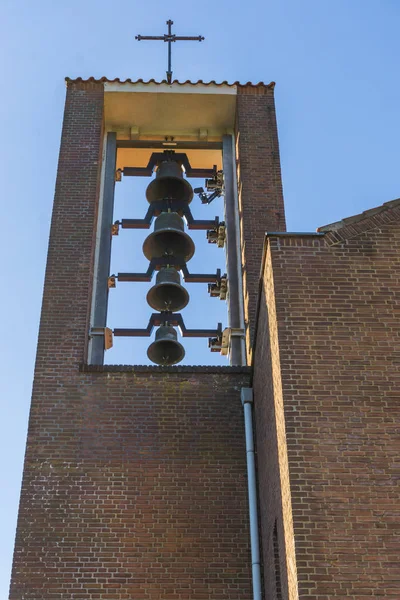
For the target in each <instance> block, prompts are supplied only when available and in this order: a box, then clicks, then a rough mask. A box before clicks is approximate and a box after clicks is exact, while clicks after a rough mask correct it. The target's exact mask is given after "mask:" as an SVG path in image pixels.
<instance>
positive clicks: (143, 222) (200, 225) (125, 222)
mask: <svg viewBox="0 0 400 600" xmlns="http://www.w3.org/2000/svg"><path fill="white" fill-rule="evenodd" d="M167 210H171V212H176V213H178V214H179V215H181V216H184V217H185V218H186V221H187V224H188V228H189V229H193V230H196V231H199V230H204V231H207V230H209V229H215V228H218V226H219V218H218V217H215V219H214V221H209V220H205V219H194V218H193V215H192V211H191V210H190V208H189V206H188V205H187V204H185V203H183V202H178V201H176V200H175V201H174V200H170V199H168V198H165V199H164V200H157V201H156V202H151V204H150V206H149V208H148V209H147V213H146V215H145V217H144V219H121V220H120V221H115V223H114V225H117V226H119V225H121V228H122V229H150V226H151V223H152V221H153V219H154V217H155V216H158V215H159V214H160V213H162V212H163V211H167Z"/></svg>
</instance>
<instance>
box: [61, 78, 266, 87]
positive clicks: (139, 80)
mask: <svg viewBox="0 0 400 600" xmlns="http://www.w3.org/2000/svg"><path fill="white" fill-rule="evenodd" d="M65 81H66V82H67V84H68V83H78V82H81V83H89V82H91V83H121V84H124V83H141V84H143V85H149V84H151V83H154V84H156V85H161V84H163V83H166V84H168V81H167V80H166V79H162V80H161V81H156V79H149V80H147V81H145V80H144V79H135V80H133V79H124V80H121V79H120V78H119V77H115V79H108V78H107V77H100V78H99V79H96V78H95V77H89V78H88V79H83V78H82V77H76V78H75V79H71V78H70V77H66V78H65ZM172 83H177V84H178V85H217V86H222V85H227V86H229V87H233V86H235V85H236V86H240V87H254V88H256V87H267V88H271V89H273V88H274V87H275V82H274V81H271V83H263V82H262V81H259V82H258V83H251V82H250V81H248V82H247V83H240V81H234V82H233V83H229V82H228V81H221V82H219V83H217V82H216V81H215V80H214V79H212V80H211V81H203V80H202V79H199V80H198V81H190V79H187V80H186V81H179V80H178V79H174V80H173V81H172ZM168 85H171V84H168Z"/></svg>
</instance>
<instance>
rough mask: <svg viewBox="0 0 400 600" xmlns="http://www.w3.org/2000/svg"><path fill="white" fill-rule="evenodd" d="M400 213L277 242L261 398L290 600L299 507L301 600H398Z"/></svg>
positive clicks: (268, 274)
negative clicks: (320, 233) (333, 599)
mask: <svg viewBox="0 0 400 600" xmlns="http://www.w3.org/2000/svg"><path fill="white" fill-rule="evenodd" d="M399 213H400V210H399V207H394V208H393V209H391V211H390V210H389V211H388V212H386V213H384V214H383V213H382V215H380V216H377V217H376V218H374V217H372V218H371V216H367V217H366V218H365V220H364V221H362V220H360V219H358V221H357V223H353V224H352V225H351V227H350V226H349V227H350V228H344V229H337V230H336V231H333V232H332V233H326V235H325V236H321V237H303V236H293V237H273V236H272V237H271V238H270V239H269V241H268V251H267V257H266V262H265V270H264V280H263V286H262V300H261V302H260V316H259V322H258V323H259V325H258V331H257V342H256V344H257V346H256V358H255V373H254V389H255V405H256V415H257V442H258V457H259V460H258V465H259V473H260V496H261V498H260V504H261V514H262V531H263V543H264V562H265V570H266V572H268V571H269V572H270V573H271V572H273V570H274V567H273V555H272V548H271V540H272V535H273V524H274V519H275V518H276V519H277V520H278V533H279V536H280V556H281V569H282V570H283V574H284V579H285V578H286V579H287V580H288V582H289V589H290V581H291V580H292V583H293V586H292V593H291V594H290V593H289V594H288V593H287V591H286V590H284V595H283V598H295V597H296V596H295V586H294V584H295V571H294V570H293V568H292V566H293V559H294V548H293V544H292V541H291V527H292V525H291V521H292V515H291V509H290V504H291V505H292V508H293V527H294V542H295V550H296V560H297V572H298V581H299V592H300V598H302V599H307V600H308V599H309V600H311V599H313V600H314V599H317V598H318V599H328V598H329V599H330V598H335V599H341V600H344V599H348V598H354V599H357V600H367V599H368V600H369V599H370V598H374V597H382V598H398V597H400V575H399V569H398V564H397V558H398V548H399V542H400V539H399V534H398V532H399V529H398V524H399V517H400V512H399V499H398V485H397V484H398V479H399V461H398V428H399V418H400V402H399V401H400V392H399V390H400V374H399V359H400V327H399V316H400V314H399V298H400V227H399V222H400V214H399ZM285 431H286V437H285ZM287 465H288V469H287ZM271 513H272V514H271ZM268 581H269V583H268V582H266V589H267V591H268V595H267V596H266V597H268V598H270V599H275V598H277V596H276V595H274V594H275V592H274V590H273V589H272V587H271V578H270V579H269V580H268Z"/></svg>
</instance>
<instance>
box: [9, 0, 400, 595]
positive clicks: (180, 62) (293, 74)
mask: <svg viewBox="0 0 400 600" xmlns="http://www.w3.org/2000/svg"><path fill="white" fill-rule="evenodd" d="M168 18H171V19H173V20H174V21H175V24H176V27H175V31H176V32H177V33H180V34H182V35H198V34H202V35H204V36H205V37H206V41H205V42H203V43H202V44H198V43H197V44H196V43H194V42H193V44H189V43H186V44H185V45H184V47H183V44H181V45H179V44H175V45H174V48H173V55H174V61H173V68H174V75H175V76H176V77H178V78H179V79H181V80H185V79H192V80H196V79H198V78H202V79H204V80H210V79H216V80H217V81H218V80H224V79H227V80H228V81H235V80H240V81H241V82H246V81H252V82H258V81H260V80H263V81H265V82H269V81H271V80H273V81H276V82H277V87H276V105H277V116H278V126H279V137H280V148H281V159H282V171H283V183H284V192H285V199H286V214H287V221H288V229H289V230H292V231H309V230H315V228H316V227H318V226H320V225H325V224H327V223H330V222H333V221H336V220H338V219H340V218H342V217H345V216H350V215H352V214H356V213H359V212H362V211H363V210H365V209H368V208H371V207H373V206H377V205H380V204H382V203H383V202H386V201H388V200H392V199H394V198H397V197H398V196H400V182H399V178H398V169H399V167H398V165H399V141H398V140H399V119H400V113H399V107H400V86H399V75H398V72H399V69H398V65H399V42H398V36H399V31H400V5H399V2H398V0H335V1H334V2H333V1H332V0H331V1H329V0H301V1H300V0H248V1H247V2H243V1H238V0H230V1H228V0H219V1H217V2H216V1H215V0H213V1H211V0H203V1H202V2H187V1H186V2H181V1H177V0H169V1H168V2H164V1H163V2H161V1H160V0H153V1H152V2H151V3H149V2H147V3H145V2H137V1H135V0H130V1H129V2H127V1H125V0H121V1H120V2H117V3H115V2H110V1H109V0H108V1H106V0H96V1H94V0H69V1H68V2H63V3H61V2H54V0H36V1H35V2H32V1H28V0H3V2H2V10H1V23H0V28H1V35H0V44H1V52H0V56H1V60H2V64H1V78H2V86H1V87H2V91H1V96H0V106H1V111H0V120H1V126H0V131H1V136H0V137H1V139H0V153H1V160H0V170H1V182H2V190H3V192H2V203H1V213H2V223H3V226H2V236H1V244H2V256H3V257H4V263H3V264H4V267H3V280H2V283H3V293H2V295H1V304H2V310H1V314H2V316H3V325H2V331H3V334H2V340H3V341H2V350H1V351H2V360H1V367H2V371H3V372H2V376H1V379H0V382H1V388H2V389H1V399H2V404H1V420H0V428H1V430H0V445H1V448H0V469H1V481H2V484H3V485H2V494H1V499H0V503H1V512H0V518H1V526H0V531H1V538H0V598H1V599H3V598H4V599H5V598H7V593H8V592H7V590H8V583H9V572H10V566H11V556H12V548H13V543H14V531H15V523H16V514H17V507H18V498H19V488H20V480H21V472H22V461H23V453H24V446H25V435H26V425H27V419H28V410H29V402H30V394H31V384H32V373H33V364H34V358H35V348H36V336H37V327H38V319H39V312H40V305H41V294H42V285H43V275H44V268H45V259H46V252H47V241H48V232H49V221H50V215H51V207H52V201H53V193H54V182H55V175H56V166H57V158H58V148H59V140H60V131H61V122H62V114H63V104H64V97H65V86H64V80H63V79H64V76H66V75H68V76H70V77H77V76H82V77H89V76H95V77H99V76H102V75H106V76H108V77H109V78H113V77H120V78H125V77H131V78H133V79H135V78H139V77H143V78H151V77H155V78H162V77H163V76H164V72H165V66H166V47H165V45H164V44H163V43H161V42H159V43H156V42H153V43H149V42H147V43H145V42H141V43H140V44H139V43H137V42H135V41H134V36H135V34H137V33H142V34H162V33H164V31H165V21H166V20H167V19H168ZM121 216H129V215H121ZM132 216H135V215H132ZM214 250H215V252H217V250H216V249H214ZM192 293H193V290H192ZM216 302H217V301H216Z"/></svg>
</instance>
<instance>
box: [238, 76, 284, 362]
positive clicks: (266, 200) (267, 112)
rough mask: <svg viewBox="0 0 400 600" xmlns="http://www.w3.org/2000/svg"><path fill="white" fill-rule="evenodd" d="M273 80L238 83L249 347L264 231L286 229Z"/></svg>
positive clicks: (245, 302)
mask: <svg viewBox="0 0 400 600" xmlns="http://www.w3.org/2000/svg"><path fill="white" fill-rule="evenodd" d="M273 88H274V85H273V84H270V85H269V86H259V87H253V86H239V87H238V96H237V114H236V154H237V175H238V192H239V212H240V224H241V248H242V265H243V288H244V289H243V294H244V309H245V322H246V337H247V352H248V355H249V356H251V341H252V339H253V332H254V326H255V314H256V306H257V294H258V282H259V278H260V266H261V259H262V251H263V244H264V236H265V232H266V231H285V229H286V223H285V208H284V204H283V193H282V179H281V168H280V159H279V144H278V133H277V127H276V116H275V103H274V89H273Z"/></svg>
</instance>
